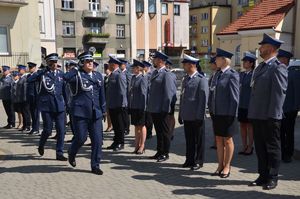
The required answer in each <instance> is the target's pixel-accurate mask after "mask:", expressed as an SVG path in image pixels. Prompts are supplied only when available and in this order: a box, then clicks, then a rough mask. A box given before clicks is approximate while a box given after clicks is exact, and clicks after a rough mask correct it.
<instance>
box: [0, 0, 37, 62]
mask: <svg viewBox="0 0 300 199" xmlns="http://www.w3.org/2000/svg"><path fill="white" fill-rule="evenodd" d="M28 61H32V62H37V63H40V62H41V45H40V32H39V17H38V2H37V1H36V0H26V1H25V0H0V65H9V66H12V67H15V66H16V65H17V64H26V63H27V62H28Z"/></svg>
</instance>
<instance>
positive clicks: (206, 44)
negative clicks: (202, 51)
mask: <svg viewBox="0 0 300 199" xmlns="http://www.w3.org/2000/svg"><path fill="white" fill-rule="evenodd" d="M201 45H202V46H203V47H206V46H208V40H207V39H203V40H202V44H201Z"/></svg>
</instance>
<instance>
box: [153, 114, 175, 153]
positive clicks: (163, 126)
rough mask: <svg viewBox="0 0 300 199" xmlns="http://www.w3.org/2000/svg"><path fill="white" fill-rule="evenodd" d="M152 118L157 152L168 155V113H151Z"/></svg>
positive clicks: (169, 140)
mask: <svg viewBox="0 0 300 199" xmlns="http://www.w3.org/2000/svg"><path fill="white" fill-rule="evenodd" d="M151 115H152V119H153V124H154V128H155V131H156V137H157V147H156V149H157V153H158V154H159V155H168V154H169V150H170V142H171V135H170V125H169V118H168V116H169V115H168V113H152V114H151Z"/></svg>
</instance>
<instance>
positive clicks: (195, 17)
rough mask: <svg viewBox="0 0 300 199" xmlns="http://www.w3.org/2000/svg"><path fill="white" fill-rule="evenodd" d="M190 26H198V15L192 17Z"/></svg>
mask: <svg viewBox="0 0 300 199" xmlns="http://www.w3.org/2000/svg"><path fill="white" fill-rule="evenodd" d="M190 24H197V15H191V16H190Z"/></svg>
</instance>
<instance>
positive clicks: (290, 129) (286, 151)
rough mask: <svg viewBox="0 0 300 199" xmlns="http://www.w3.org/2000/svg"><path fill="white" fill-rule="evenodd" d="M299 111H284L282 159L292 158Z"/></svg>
mask: <svg viewBox="0 0 300 199" xmlns="http://www.w3.org/2000/svg"><path fill="white" fill-rule="evenodd" d="M297 115H298V111H292V112H288V113H284V116H285V117H284V118H283V119H282V121H281V135H280V137H281V155H282V159H285V158H291V157H292V156H293V154H294V132H295V122H296V118H297Z"/></svg>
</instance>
